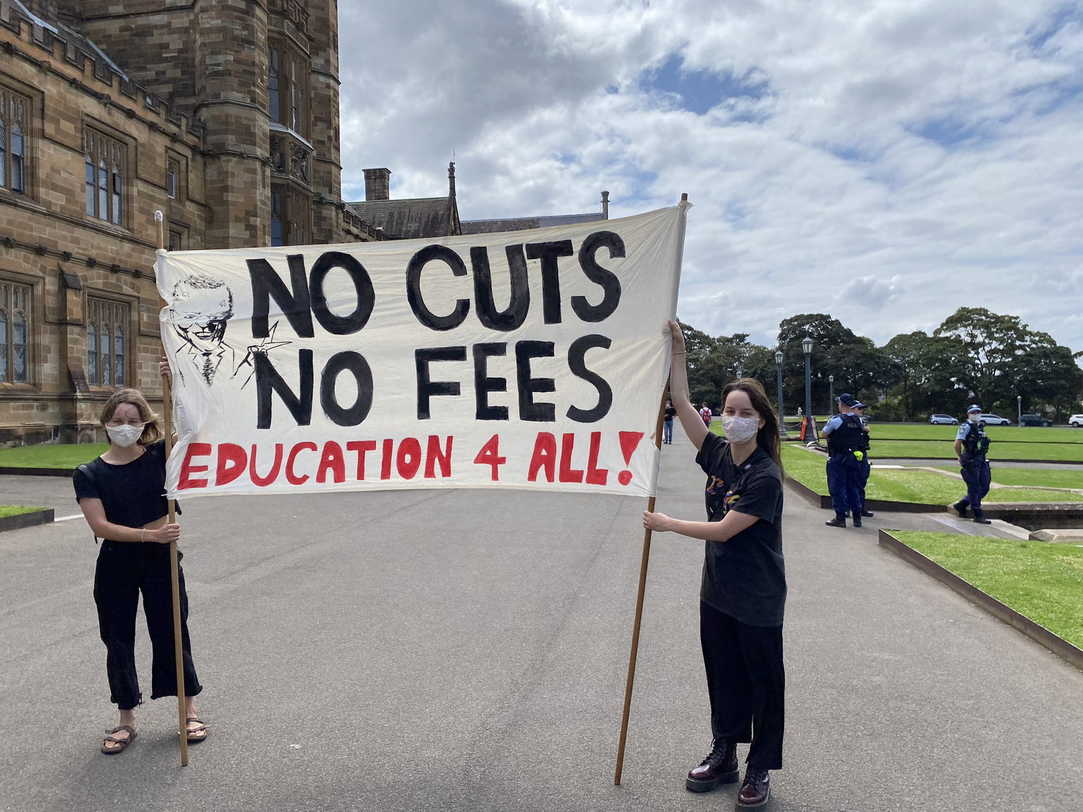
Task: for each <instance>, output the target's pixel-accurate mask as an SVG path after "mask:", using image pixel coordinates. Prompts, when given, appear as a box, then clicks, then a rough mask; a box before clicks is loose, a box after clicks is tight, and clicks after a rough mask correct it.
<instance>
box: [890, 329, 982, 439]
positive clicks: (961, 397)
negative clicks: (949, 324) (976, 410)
mask: <svg viewBox="0 0 1083 812" xmlns="http://www.w3.org/2000/svg"><path fill="white" fill-rule="evenodd" d="M883 353H884V355H885V356H886V357H887V358H888V359H889V361H890V362H891V364H892V371H893V373H894V376H895V380H894V381H893V383H892V385H891V387H890V389H889V392H890V394H891V395H892V396H893V397H895V398H897V399H898V402H899V404H900V405H901V414H900V415H899V416H900V417H901V418H902V419H904V420H914V419H916V418H919V417H924V416H925V415H927V414H929V413H931V412H945V413H947V414H962V411H963V410H964V409H965V408H966V401H967V398H968V395H969V390H968V389H967V388H966V386H965V385H963V384H960V383H959V382H958V380H957V377H958V376H957V375H956V374H955V370H956V369H957V366H958V365H959V364H960V363H963V361H962V358H963V357H964V356H965V352H964V348H963V345H962V343H961V342H960V341H958V340H957V339H954V338H949V337H934V336H930V335H928V334H927V333H925V332H924V331H922V330H917V331H915V332H912V333H901V334H899V335H897V336H895V337H894V338H892V339H891V340H890V341H889V342H888V343H887V344H885V345H884V347H883Z"/></svg>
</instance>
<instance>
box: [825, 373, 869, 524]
mask: <svg viewBox="0 0 1083 812" xmlns="http://www.w3.org/2000/svg"><path fill="white" fill-rule="evenodd" d="M836 402H837V404H838V409H839V413H838V414H836V415H834V416H833V417H832V418H831V419H830V420H828V421H827V424H826V425H825V426H824V430H823V433H824V436H825V437H827V490H828V491H829V492H830V494H831V506H832V507H833V508H834V509H835V518H834V519H832V520H831V521H828V522H824V524H826V525H827V526H828V527H846V517H847V516H850V515H852V516H853V519H854V527H861V490H860V481H861V468H862V466H861V458H860V457H859V456H858V455H859V454H860V455H861V456H862V457H863V456H864V452H862V451H861V448H862V446H863V445H864V443H865V438H864V435H865V432H864V431H863V430H862V426H861V421H860V420H859V419H858V418H857V417H856V416H855V415H854V414H853V413H852V410H853V406H854V404H855V403H857V400H856V399H855V398H854V396H853V395H851V394H849V393H844V394H842V395H839V396H838V398H836Z"/></svg>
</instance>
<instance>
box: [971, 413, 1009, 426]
mask: <svg viewBox="0 0 1083 812" xmlns="http://www.w3.org/2000/svg"><path fill="white" fill-rule="evenodd" d="M978 420H980V421H981V422H982V423H984V424H985V425H987V426H1010V425H1011V424H1012V421H1011V420H1009V419H1008V418H1006V417H1001V416H1000V415H998V414H979V415H978Z"/></svg>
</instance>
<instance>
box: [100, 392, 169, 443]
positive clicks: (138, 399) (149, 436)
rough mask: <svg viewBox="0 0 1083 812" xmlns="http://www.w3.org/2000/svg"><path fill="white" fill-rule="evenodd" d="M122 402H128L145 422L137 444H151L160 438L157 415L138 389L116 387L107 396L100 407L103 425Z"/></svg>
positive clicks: (111, 417)
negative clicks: (115, 389) (114, 390)
mask: <svg viewBox="0 0 1083 812" xmlns="http://www.w3.org/2000/svg"><path fill="white" fill-rule="evenodd" d="M122 403H130V404H132V405H133V406H134V407H135V408H136V409H138V410H139V419H140V420H142V421H143V422H144V423H146V425H145V426H143V433H142V434H140V435H139V445H151V444H152V443H156V442H158V441H159V440H161V439H162V437H163V435H162V430H161V428H160V427H159V426H158V415H156V414H155V413H154V412H152V411H151V410H150V404H149V403H147V399H146V398H145V397H143V393H142V392H140V391H139V390H138V389H118V390H117V391H116V392H114V393H113V394H112V395H110V396H109V400H107V401H105V405H104V406H103V407H102V413H101V422H102V425H103V426H104V425H105V424H106V423H108V422H109V421H110V420H112V419H113V413H114V412H115V411H116V410H117V406H119V405H120V404H122Z"/></svg>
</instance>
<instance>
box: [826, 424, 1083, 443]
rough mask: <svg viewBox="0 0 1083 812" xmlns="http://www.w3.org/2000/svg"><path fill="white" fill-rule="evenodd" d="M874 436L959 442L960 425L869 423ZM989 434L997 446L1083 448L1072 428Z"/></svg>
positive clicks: (994, 429)
mask: <svg viewBox="0 0 1083 812" xmlns="http://www.w3.org/2000/svg"><path fill="white" fill-rule="evenodd" d="M819 425H821V426H822V425H823V424H822V423H821V424H819ZM869 427H870V428H871V429H872V436H873V437H881V438H883V439H885V440H945V441H947V442H948V443H949V444H950V443H952V442H954V441H955V433H956V432H957V431H958V430H959V427H958V426H928V425H916V424H913V423H877V422H876V421H875V420H873V422H872V423H870V424H869ZM985 433H986V434H988V435H989V439H990V440H992V441H993V442H994V443H996V442H998V441H999V442H1002V443H1074V444H1077V445H1083V431H1080V430H1079V429H1071V428H1038V427H1035V426H1027V427H1020V426H986V427H985Z"/></svg>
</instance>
